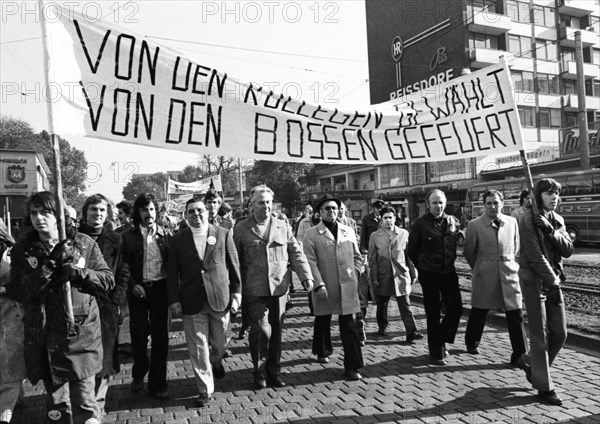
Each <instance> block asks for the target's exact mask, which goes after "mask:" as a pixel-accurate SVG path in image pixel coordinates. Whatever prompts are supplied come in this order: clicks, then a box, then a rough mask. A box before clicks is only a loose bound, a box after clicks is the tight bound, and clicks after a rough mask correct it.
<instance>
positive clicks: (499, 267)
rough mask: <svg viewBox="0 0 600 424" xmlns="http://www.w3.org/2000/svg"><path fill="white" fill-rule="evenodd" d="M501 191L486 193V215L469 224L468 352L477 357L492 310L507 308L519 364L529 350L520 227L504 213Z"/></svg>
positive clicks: (514, 358)
mask: <svg viewBox="0 0 600 424" xmlns="http://www.w3.org/2000/svg"><path fill="white" fill-rule="evenodd" d="M503 201H504V196H503V195H502V193H500V192H499V191H498V190H488V191H486V192H485V193H483V204H484V207H485V213H484V214H483V215H481V216H479V217H478V218H475V219H474V220H472V221H470V222H469V224H468V225H467V233H466V237H465V247H464V250H463V255H464V257H465V259H466V260H467V262H468V263H469V266H470V267H471V269H472V270H473V280H472V283H471V287H472V292H471V306H472V308H471V313H470V314H469V321H468V323H467V331H466V333H465V343H466V345H467V351H468V352H469V353H471V354H474V355H477V354H478V353H479V348H478V347H479V344H480V342H481V335H482V334H483V329H484V327H485V320H486V318H487V314H488V312H489V310H490V309H504V310H505V312H506V322H507V324H508V334H509V336H510V343H511V345H512V355H511V359H510V362H511V363H512V364H513V365H515V366H516V365H517V364H518V361H519V358H520V357H521V355H522V354H524V353H525V351H526V345H527V339H526V332H525V326H524V323H523V312H522V308H523V298H522V296H521V288H520V286H519V264H518V256H519V226H518V224H517V220H516V219H515V218H513V217H510V216H506V215H504V214H503V213H502V212H501V211H502V206H503Z"/></svg>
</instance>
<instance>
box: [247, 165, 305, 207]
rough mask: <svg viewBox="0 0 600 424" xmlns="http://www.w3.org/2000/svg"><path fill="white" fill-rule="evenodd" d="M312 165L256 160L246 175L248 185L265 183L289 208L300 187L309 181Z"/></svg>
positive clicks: (300, 189) (296, 199)
mask: <svg viewBox="0 0 600 424" xmlns="http://www.w3.org/2000/svg"><path fill="white" fill-rule="evenodd" d="M313 167H314V165H312V164H307V163H288V162H270V161H256V162H255V163H254V168H253V169H252V171H251V172H250V175H248V187H253V186H255V185H258V184H266V185H267V186H269V187H270V188H271V189H272V190H273V191H274V192H275V199H276V200H278V201H280V202H281V204H282V206H283V207H284V208H286V209H288V210H290V209H291V208H292V207H293V206H294V205H295V204H296V202H297V201H298V199H299V196H300V192H301V191H302V189H304V188H305V187H306V186H307V184H309V183H311V181H310V178H311V176H312V172H311V171H312V169H313Z"/></svg>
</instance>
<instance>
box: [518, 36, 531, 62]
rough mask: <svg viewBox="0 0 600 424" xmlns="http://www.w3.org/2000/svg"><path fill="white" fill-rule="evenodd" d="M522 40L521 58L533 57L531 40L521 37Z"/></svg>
mask: <svg viewBox="0 0 600 424" xmlns="http://www.w3.org/2000/svg"><path fill="white" fill-rule="evenodd" d="M519 38H520V40H521V54H520V57H531V38H529V37H519Z"/></svg>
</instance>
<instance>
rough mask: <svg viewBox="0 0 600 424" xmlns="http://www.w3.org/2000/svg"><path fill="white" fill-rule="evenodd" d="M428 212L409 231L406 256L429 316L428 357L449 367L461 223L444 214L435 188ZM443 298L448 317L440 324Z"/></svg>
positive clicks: (458, 304)
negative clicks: (416, 279)
mask: <svg viewBox="0 0 600 424" xmlns="http://www.w3.org/2000/svg"><path fill="white" fill-rule="evenodd" d="M427 204H428V207H429V212H427V213H426V214H425V215H423V216H421V217H420V218H417V220H415V222H414V224H413V225H412V227H411V229H410V235H409V237H408V246H407V248H406V253H407V254H408V257H409V258H410V260H411V261H412V262H413V264H414V265H415V267H416V268H417V270H418V271H419V282H420V283H421V287H423V301H424V303H425V314H426V315H427V342H428V344H429V356H430V358H431V362H432V363H433V364H435V365H446V360H445V358H446V357H447V356H448V351H447V349H446V343H454V338H455V337H456V331H457V330H458V324H459V323H460V317H461V315H462V299H461V297H460V290H459V287H458V275H457V274H456V269H455V268H454V261H455V259H456V236H457V234H458V228H459V223H458V220H457V219H456V218H455V217H453V216H452V215H447V214H446V213H444V209H445V208H446V195H445V194H444V192H443V191H441V190H438V189H435V190H432V191H431V192H429V194H428V195H427ZM440 295H441V299H442V300H443V301H444V303H445V305H446V315H445V316H444V319H443V320H441V322H440Z"/></svg>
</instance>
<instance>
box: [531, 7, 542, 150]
mask: <svg viewBox="0 0 600 424" xmlns="http://www.w3.org/2000/svg"><path fill="white" fill-rule="evenodd" d="M535 11H536V9H535V8H534V4H533V0H529V26H530V28H531V58H532V59H533V99H534V102H535V105H534V106H535V128H536V134H537V142H538V143H540V142H541V141H542V128H541V126H540V85H539V83H538V67H537V65H538V63H537V44H536V41H535V24H536V17H535Z"/></svg>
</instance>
